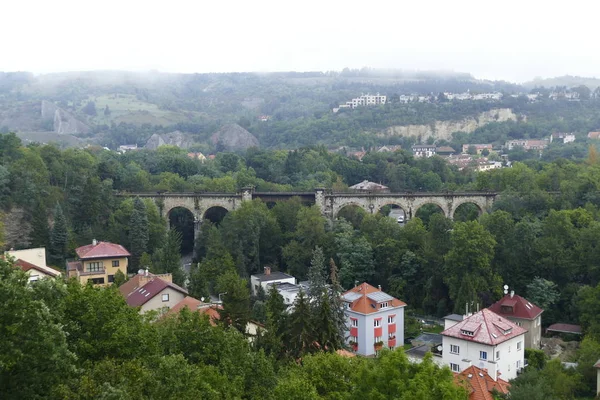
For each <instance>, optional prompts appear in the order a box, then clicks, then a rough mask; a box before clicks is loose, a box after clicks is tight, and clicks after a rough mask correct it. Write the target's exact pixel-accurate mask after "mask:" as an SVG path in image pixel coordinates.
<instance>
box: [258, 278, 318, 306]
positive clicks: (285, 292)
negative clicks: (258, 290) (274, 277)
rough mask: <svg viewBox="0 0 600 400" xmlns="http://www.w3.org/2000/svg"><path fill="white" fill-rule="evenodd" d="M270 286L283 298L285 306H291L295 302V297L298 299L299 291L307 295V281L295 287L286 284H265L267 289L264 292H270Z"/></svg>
mask: <svg viewBox="0 0 600 400" xmlns="http://www.w3.org/2000/svg"><path fill="white" fill-rule="evenodd" d="M271 286H275V288H276V289H277V292H278V293H279V294H280V295H281V297H283V302H284V303H285V304H286V305H287V306H291V305H293V304H294V302H295V301H296V297H298V293H300V290H302V291H304V293H308V287H309V283H308V281H302V282H300V283H299V284H297V285H294V284H292V283H288V282H273V283H267V289H266V290H265V291H266V292H268V291H269V290H271Z"/></svg>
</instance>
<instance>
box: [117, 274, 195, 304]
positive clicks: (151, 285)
mask: <svg viewBox="0 0 600 400" xmlns="http://www.w3.org/2000/svg"><path fill="white" fill-rule="evenodd" d="M166 288H171V289H174V290H176V291H178V292H180V293H183V294H187V290H185V289H184V288H182V287H179V286H177V285H176V284H174V283H171V282H167V281H164V280H162V279H160V278H154V279H152V280H151V281H150V282H148V283H146V284H145V285H144V286H142V287H140V288H139V289H137V290H136V291H135V292H133V293H131V294H130V295H129V296H128V297H127V299H126V301H127V304H128V305H129V306H131V307H139V306H142V305H144V304H146V303H147V302H148V301H150V299H152V298H154V296H156V295H157V294H159V293H160V292H162V291H163V290H164V289H166Z"/></svg>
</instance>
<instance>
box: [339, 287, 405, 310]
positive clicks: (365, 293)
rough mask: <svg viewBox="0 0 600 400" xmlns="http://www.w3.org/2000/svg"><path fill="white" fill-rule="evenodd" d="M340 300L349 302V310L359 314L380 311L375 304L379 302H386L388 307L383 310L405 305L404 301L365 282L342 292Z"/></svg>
mask: <svg viewBox="0 0 600 400" xmlns="http://www.w3.org/2000/svg"><path fill="white" fill-rule="evenodd" d="M342 300H344V301H346V302H348V303H350V310H352V311H354V312H357V313H360V314H373V313H376V312H379V311H381V310H382V309H381V308H378V307H377V304H379V303H381V302H388V307H387V308H385V310H389V309H390V308H396V307H405V306H406V303H405V302H403V301H400V300H398V299H396V298H395V297H392V296H390V295H389V294H387V293H385V292H383V291H381V289H377V288H376V287H373V286H371V285H369V284H368V283H366V282H365V283H362V284H360V285H358V286H356V287H355V288H352V289H350V290H348V291H347V292H346V293H344V294H342Z"/></svg>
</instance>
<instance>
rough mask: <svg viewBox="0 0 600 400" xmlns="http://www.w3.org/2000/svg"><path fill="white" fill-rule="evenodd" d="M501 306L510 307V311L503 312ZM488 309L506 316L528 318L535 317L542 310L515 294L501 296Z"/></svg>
mask: <svg viewBox="0 0 600 400" xmlns="http://www.w3.org/2000/svg"><path fill="white" fill-rule="evenodd" d="M502 306H504V307H512V312H504V310H503V309H502ZM488 309H489V310H491V311H493V312H495V313H496V314H498V315H501V316H503V317H506V318H522V319H529V320H533V319H536V318H537V317H538V316H539V315H540V314H541V313H543V312H544V310H542V309H541V308H539V307H538V306H536V305H535V304H533V303H531V302H529V301H528V300H527V299H525V298H523V297H521V296H519V295H517V294H513V295H512V296H511V295H510V294H507V295H505V296H504V297H503V298H501V299H500V300H498V301H497V302H495V303H494V304H492V305H491V306H489V307H488Z"/></svg>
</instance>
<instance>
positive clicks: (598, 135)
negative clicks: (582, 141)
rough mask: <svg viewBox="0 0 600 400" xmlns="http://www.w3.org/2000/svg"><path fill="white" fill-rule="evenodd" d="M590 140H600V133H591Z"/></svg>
mask: <svg viewBox="0 0 600 400" xmlns="http://www.w3.org/2000/svg"><path fill="white" fill-rule="evenodd" d="M587 137H588V139H594V140H598V139H600V132H590V133H588V135H587Z"/></svg>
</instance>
